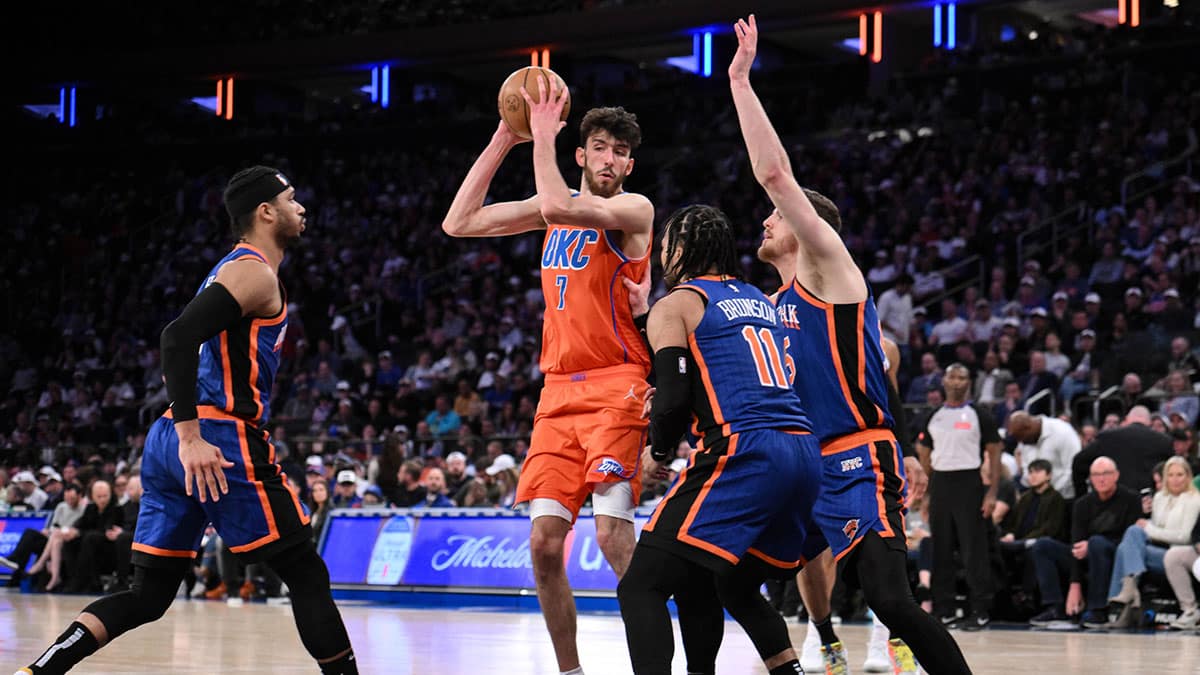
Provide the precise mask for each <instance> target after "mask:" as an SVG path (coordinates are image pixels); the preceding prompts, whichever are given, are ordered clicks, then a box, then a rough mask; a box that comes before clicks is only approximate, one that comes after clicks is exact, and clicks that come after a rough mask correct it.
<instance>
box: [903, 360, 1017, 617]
mask: <svg viewBox="0 0 1200 675" xmlns="http://www.w3.org/2000/svg"><path fill="white" fill-rule="evenodd" d="M942 387H944V388H945V390H946V402H945V403H944V404H943V405H942V406H941V407H940V408H938V409H937V410H934V411H933V414H932V415H930V416H929V420H928V421H927V422H926V423H925V428H924V430H923V431H922V432H921V434H920V435H919V436H918V437H917V451H918V452H919V453H920V456H921V465H922V466H923V467H924V468H925V473H926V475H928V476H929V477H930V478H929V530H930V535H931V537H930V538H931V539H932V540H933V582H932V588H931V590H932V592H933V611H934V613H935V614H937V615H938V616H940V617H942V621H943V622H945V623H948V624H949V623H953V624H954V626H955V627H957V628H962V629H964V630H979V629H982V628H986V627H987V625H988V624H989V623H990V622H991V616H990V615H989V611H990V610H991V607H992V595H993V593H994V590H993V588H992V572H991V564H990V562H989V559H988V540H987V535H988V522H989V521H990V520H991V517H992V510H993V509H994V508H995V507H996V486H997V484H998V483H999V476H1000V450H1001V444H1000V435H999V433H997V430H996V420H995V418H993V417H992V414H991V413H990V412H988V410H987V409H986V408H984V407H981V406H976V405H974V404H972V403H969V402H968V401H967V395H968V392H970V391H971V372H970V371H969V370H967V367H966V366H964V365H962V364H961V363H954V364H951V365H950V366H948V367H947V368H946V371H945V373H944V375H943V377H942ZM985 455H986V457H987V461H988V464H989V468H990V469H991V472H990V474H989V475H991V476H993V477H994V478H993V479H992V481H991V483H992V484H991V485H990V486H988V487H984V485H983V479H982V477H981V476H980V468H981V466H982V464H983V458H984V456H985ZM956 544H957V548H958V551H959V555H960V557H961V558H962V564H963V567H964V568H965V570H966V577H967V586H968V588H969V596H968V597H969V600H970V605H971V607H970V612H969V613H968V614H967V615H966V616H964V617H963V618H962V619H961V620H956V619H955V614H956V611H955V606H954V586H955V583H954V580H955V576H956V571H957V570H956V568H955V564H954V551H955V548H956Z"/></svg>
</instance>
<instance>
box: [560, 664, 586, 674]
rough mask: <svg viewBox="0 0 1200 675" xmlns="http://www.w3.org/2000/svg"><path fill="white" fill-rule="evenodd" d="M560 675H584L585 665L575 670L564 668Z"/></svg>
mask: <svg viewBox="0 0 1200 675" xmlns="http://www.w3.org/2000/svg"><path fill="white" fill-rule="evenodd" d="M559 675H583V666H579V667H578V668H575V669H573V670H564V671H563V672H561V673H559Z"/></svg>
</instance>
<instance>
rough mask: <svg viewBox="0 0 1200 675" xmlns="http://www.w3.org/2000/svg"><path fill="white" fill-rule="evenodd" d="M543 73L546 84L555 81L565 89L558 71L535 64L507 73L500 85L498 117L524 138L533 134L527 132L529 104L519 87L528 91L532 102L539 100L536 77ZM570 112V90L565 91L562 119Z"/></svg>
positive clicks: (531, 136)
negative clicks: (565, 98)
mask: <svg viewBox="0 0 1200 675" xmlns="http://www.w3.org/2000/svg"><path fill="white" fill-rule="evenodd" d="M543 75H544V76H545V77H546V78H547V79H546V83H547V84H549V83H551V82H555V81H557V83H558V84H557V85H556V86H557V87H559V88H560V89H566V87H567V83H566V82H564V81H563V79H562V78H561V77H559V76H558V73H555V72H554V71H553V70H550V69H549V68H538V67H536V66H525V67H524V68H522V69H520V70H518V71H517V72H515V73H513V74H512V75H509V76H508V79H506V80H504V84H502V85H500V96H499V98H498V100H497V105H498V107H499V108H500V119H502V120H504V123H505V124H507V125H508V128H509V129H511V130H512V132H513V133H514V134H516V135H518V136H520V137H521V138H524V139H530V138H533V135H532V134H531V133H530V132H529V106H527V105H526V104H525V99H524V98H523V97H522V96H521V87H525V91H527V92H529V96H530V98H532V99H533V100H534V102H538V101H541V92H540V91H539V90H538V78H539V76H543ZM547 93H549V92H547ZM570 113H571V92H570V91H567V101H566V105H564V106H563V111H562V119H563V120H564V121H565V120H566V119H567V115H569V114H570Z"/></svg>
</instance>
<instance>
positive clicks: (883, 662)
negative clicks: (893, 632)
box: [862, 626, 892, 673]
mask: <svg viewBox="0 0 1200 675" xmlns="http://www.w3.org/2000/svg"><path fill="white" fill-rule="evenodd" d="M888 637H890V635H889V633H888V629H887V628H885V627H882V626H875V627H874V628H872V629H871V640H870V642H868V643H867V660H866V661H863V667H862V669H863V671H864V672H868V673H890V672H892V659H891V657H890V656H888Z"/></svg>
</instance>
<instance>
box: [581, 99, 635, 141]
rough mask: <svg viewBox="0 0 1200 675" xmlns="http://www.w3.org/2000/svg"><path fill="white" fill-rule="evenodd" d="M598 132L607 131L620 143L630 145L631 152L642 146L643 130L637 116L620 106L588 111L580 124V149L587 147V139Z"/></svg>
mask: <svg viewBox="0 0 1200 675" xmlns="http://www.w3.org/2000/svg"><path fill="white" fill-rule="evenodd" d="M597 131H607V132H608V133H610V134H612V137H613V138H615V139H617V140H618V141H623V142H625V143H628V144H629V151H630V152H633V151H634V150H637V147H638V146H639V145H641V144H642V128H641V127H640V126H638V121H637V115H634V114H633V113H631V112H629V111H628V110H626V109H624V108H622V107H620V106H617V107H615V108H592V109H591V110H589V111H587V114H586V115H584V116H583V121H582V122H580V123H579V147H581V148H582V147H586V146H587V139H588V138H589V137H591V135H592V134H594V133H596V132H597Z"/></svg>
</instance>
